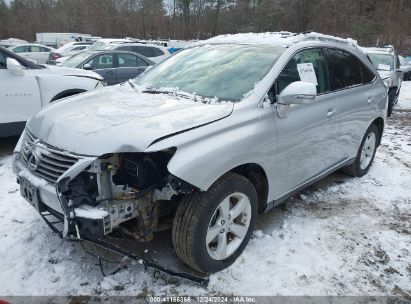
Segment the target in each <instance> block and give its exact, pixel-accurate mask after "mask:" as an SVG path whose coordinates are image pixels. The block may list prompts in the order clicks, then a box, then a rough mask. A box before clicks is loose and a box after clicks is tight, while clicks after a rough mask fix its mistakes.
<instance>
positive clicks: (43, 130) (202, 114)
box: [27, 84, 234, 156]
mask: <svg viewBox="0 0 411 304" xmlns="http://www.w3.org/2000/svg"><path fill="white" fill-rule="evenodd" d="M233 107H234V105H233V104H229V103H226V104H203V103H198V102H194V101H192V100H189V99H185V98H182V97H176V96H170V95H165V94H148V93H137V92H136V91H135V90H134V89H132V88H131V87H130V86H128V84H123V85H117V86H113V87H107V88H104V89H100V90H96V91H92V92H88V93H84V94H80V95H77V96H74V97H70V98H67V99H64V100H62V101H60V102H56V103H53V104H52V105H50V106H48V107H46V108H45V109H44V110H42V111H40V112H39V113H38V114H36V115H35V116H33V117H32V118H31V119H30V121H29V122H28V123H27V127H28V129H29V131H30V132H31V133H32V134H33V135H34V136H36V137H37V138H39V139H40V140H42V141H43V142H45V143H47V144H49V145H51V146H54V147H57V148H60V149H63V150H66V151H69V152H72V153H77V154H82V155H90V156H100V155H102V154H105V153H115V152H142V151H144V150H145V149H147V147H148V146H149V145H150V144H151V143H152V142H153V141H155V140H157V139H160V138H162V137H164V136H170V135H172V134H174V133H178V132H182V131H186V130H189V129H192V128H195V127H198V126H201V125H204V124H208V123H211V122H214V121H216V120H220V119H222V118H225V117H227V116H229V115H230V114H231V112H232V110H233Z"/></svg>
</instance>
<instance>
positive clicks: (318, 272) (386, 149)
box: [0, 82, 411, 297]
mask: <svg viewBox="0 0 411 304" xmlns="http://www.w3.org/2000/svg"><path fill="white" fill-rule="evenodd" d="M403 86H404V87H403V90H402V94H401V97H400V101H399V105H398V107H397V110H396V111H395V112H394V115H393V117H392V118H391V119H389V122H388V126H387V129H386V133H385V136H384V139H383V141H382V145H381V147H380V148H379V150H378V153H377V155H376V158H375V163H374V165H373V166H372V168H371V170H370V172H369V174H368V175H367V176H365V177H363V178H361V179H359V178H348V177H346V176H344V175H342V174H341V173H335V174H333V175H331V176H330V177H328V178H326V179H324V180H322V181H320V182H319V183H317V184H316V185H314V186H312V187H310V188H309V189H307V190H305V191H304V192H303V193H302V194H300V195H297V196H295V197H294V198H292V199H290V200H288V201H287V202H286V203H285V204H283V205H282V206H279V207H277V208H275V209H274V210H272V211H270V212H269V213H267V214H265V215H263V216H262V217H261V218H260V219H259V221H258V227H257V230H256V231H255V233H254V237H253V239H252V240H251V242H250V244H249V245H248V247H247V248H246V250H245V252H244V253H243V254H242V255H241V257H240V258H239V259H238V261H237V262H236V263H235V264H234V265H233V266H231V267H230V268H229V269H227V270H224V271H222V272H220V273H217V274H215V275H212V276H211V277H210V284H209V286H208V287H207V288H203V287H201V286H198V285H196V284H193V283H190V282H187V281H185V280H182V279H175V278H171V277H169V276H165V275H161V276H159V275H157V274H155V273H154V272H153V271H151V270H144V269H143V268H142V267H141V266H140V265H139V264H134V265H131V264H130V265H129V267H128V268H127V269H126V270H122V271H120V272H118V273H116V274H115V275H111V276H108V277H103V276H102V275H101V273H100V271H99V269H98V267H97V266H96V265H95V262H96V261H95V259H94V258H92V257H90V256H89V255H87V254H86V253H84V251H83V250H82V248H81V247H80V245H79V244H77V243H70V242H65V241H63V240H61V239H59V238H58V237H57V236H56V235H54V234H53V233H52V232H51V231H50V229H49V228H48V227H47V226H46V224H45V223H44V222H43V220H42V219H41V218H40V217H39V215H38V214H37V213H36V212H35V211H34V209H33V208H32V207H31V206H29V205H28V203H26V202H25V201H24V200H23V199H22V198H21V197H20V194H19V190H18V185H17V184H16V182H15V177H14V175H13V174H12V172H11V164H12V157H11V155H10V153H11V152H10V151H11V150H12V148H11V147H12V146H13V144H15V140H14V141H13V140H2V141H1V146H0V181H1V183H0V223H1V224H2V225H1V226H0V244H1V246H0V261H1V264H0V295H162V294H163V295H164V294H168V295H170V294H175V295H176V294H177V295H182V294H183V295H201V294H208V295H210V294H226V295H231V294H236V295H252V296H256V295H397V296H403V297H409V296H410V295H411V284H410V282H411V190H410V189H411V140H410V134H411V98H410V96H411V94H410V93H411V82H404V84H403ZM398 109H400V110H398ZM1 155H3V156H1Z"/></svg>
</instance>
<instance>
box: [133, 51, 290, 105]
mask: <svg viewBox="0 0 411 304" xmlns="http://www.w3.org/2000/svg"><path fill="white" fill-rule="evenodd" d="M284 50H285V48H284V47H278V46H263V45H259V46H256V45H253V46H251V45H206V46H201V47H195V48H191V49H186V50H182V51H180V52H179V53H177V54H176V55H174V56H172V57H170V58H169V59H168V60H165V61H163V62H162V63H160V64H158V65H156V66H154V67H153V68H152V69H151V70H149V71H147V72H146V73H144V74H143V75H142V76H141V77H139V78H136V83H137V84H138V85H141V86H144V87H147V88H150V89H161V88H170V89H174V90H178V91H183V92H187V93H190V94H196V95H200V96H204V97H211V98H214V97H217V98H218V99H219V100H226V101H239V100H241V99H242V98H243V97H244V95H245V94H246V93H248V92H250V91H251V90H252V89H253V88H254V85H255V83H256V82H258V81H259V80H261V79H262V78H263V77H264V76H265V75H266V74H267V73H268V71H269V70H270V69H271V68H272V66H273V65H274V63H275V62H276V61H277V59H278V58H279V57H280V56H281V54H282V53H283V52H284Z"/></svg>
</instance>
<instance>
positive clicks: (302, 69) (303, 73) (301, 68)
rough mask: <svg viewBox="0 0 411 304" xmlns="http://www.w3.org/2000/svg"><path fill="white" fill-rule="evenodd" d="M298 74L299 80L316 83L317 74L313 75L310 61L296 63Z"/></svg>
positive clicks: (313, 71)
mask: <svg viewBox="0 0 411 304" xmlns="http://www.w3.org/2000/svg"><path fill="white" fill-rule="evenodd" d="M297 70H298V74H299V75H300V80H301V81H305V82H309V83H312V84H315V85H318V81H317V76H316V75H315V70H314V66H313V64H312V63H311V62H310V63H298V64H297Z"/></svg>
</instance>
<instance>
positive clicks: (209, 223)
mask: <svg viewBox="0 0 411 304" xmlns="http://www.w3.org/2000/svg"><path fill="white" fill-rule="evenodd" d="M257 200H258V199H257V193H256V190H255V188H254V186H253V184H252V183H251V182H250V181H249V180H248V179H246V178H245V177H243V176H241V175H238V174H235V173H228V174H226V175H224V176H223V177H222V178H221V179H219V180H218V181H217V182H215V183H214V184H213V185H212V186H211V187H210V189H209V190H208V191H206V192H201V193H196V194H193V195H189V196H187V197H185V198H183V199H182V201H181V202H180V205H179V207H178V209H177V212H176V215H175V218H174V224H173V245H174V248H175V250H176V252H177V254H178V256H179V257H180V258H181V259H182V260H183V261H184V263H186V264H187V265H189V266H191V267H192V268H194V269H196V270H198V271H200V272H204V273H214V272H217V271H220V270H222V269H224V268H227V267H228V266H230V265H231V264H232V263H234V261H235V260H236V259H237V257H238V256H239V255H240V254H241V253H242V251H243V250H244V248H245V246H246V245H247V243H248V241H249V240H250V236H251V233H252V231H253V228H254V224H255V218H256V215H257V212H258V207H257V206H258V202H257Z"/></svg>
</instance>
